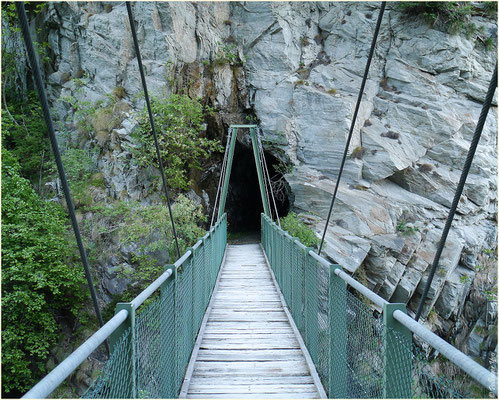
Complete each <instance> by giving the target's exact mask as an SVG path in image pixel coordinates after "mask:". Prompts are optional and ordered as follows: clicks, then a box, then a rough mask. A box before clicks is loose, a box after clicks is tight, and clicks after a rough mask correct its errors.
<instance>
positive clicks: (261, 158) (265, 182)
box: [255, 130, 273, 219]
mask: <svg viewBox="0 0 499 400" xmlns="http://www.w3.org/2000/svg"><path fill="white" fill-rule="evenodd" d="M255 137H256V145H257V147H258V156H259V157H258V158H259V159H260V160H259V161H260V168H261V170H262V178H263V187H264V189H265V198H266V199H267V205H268V207H269V213H270V219H273V215H272V207H271V204H270V197H269V190H268V189H267V177H266V175H265V169H264V167H263V149H262V144H261V143H260V138H259V137H258V130H257V134H256V136H255Z"/></svg>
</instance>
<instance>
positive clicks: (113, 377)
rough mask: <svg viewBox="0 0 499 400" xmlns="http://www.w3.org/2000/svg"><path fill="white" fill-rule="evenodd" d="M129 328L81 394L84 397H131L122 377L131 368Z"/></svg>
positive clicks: (128, 384)
mask: <svg viewBox="0 0 499 400" xmlns="http://www.w3.org/2000/svg"><path fill="white" fill-rule="evenodd" d="M130 341H131V329H128V330H126V331H125V333H124V334H123V335H122V337H121V338H120V339H119V341H118V342H117V343H116V344H115V347H114V351H113V353H112V354H111V357H110V358H109V360H108V361H107V363H106V365H105V366H104V368H103V369H102V371H101V373H100V374H99V376H98V377H97V379H96V380H95V381H94V383H93V384H92V385H91V386H90V387H89V388H88V389H87V391H86V392H85V393H84V394H83V396H82V398H84V399H124V398H131V397H132V388H131V385H130V382H128V381H127V380H125V379H124V377H126V376H129V375H130V373H131V370H132V365H131V363H130V362H129V361H130V354H129V346H130Z"/></svg>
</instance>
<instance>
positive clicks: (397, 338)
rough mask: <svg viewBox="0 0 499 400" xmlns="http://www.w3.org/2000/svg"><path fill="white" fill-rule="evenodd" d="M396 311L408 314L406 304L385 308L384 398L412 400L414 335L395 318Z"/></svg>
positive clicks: (387, 305) (390, 304) (385, 306)
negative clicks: (410, 399) (407, 399)
mask: <svg viewBox="0 0 499 400" xmlns="http://www.w3.org/2000/svg"><path fill="white" fill-rule="evenodd" d="M395 310H401V311H403V312H404V313H405V312H407V311H406V307H405V304H399V303H387V304H384V306H383V323H384V328H383V340H384V350H385V351H384V366H385V367H384V369H383V392H384V393H383V397H384V398H385V399H393V398H397V399H406V398H411V375H412V365H411V362H412V361H411V358H412V352H411V348H412V335H411V332H410V331H409V329H407V328H406V327H405V326H403V325H402V324H401V323H400V322H398V321H397V320H396V319H395V318H393V312H394V311H395Z"/></svg>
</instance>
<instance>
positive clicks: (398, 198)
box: [40, 2, 497, 347]
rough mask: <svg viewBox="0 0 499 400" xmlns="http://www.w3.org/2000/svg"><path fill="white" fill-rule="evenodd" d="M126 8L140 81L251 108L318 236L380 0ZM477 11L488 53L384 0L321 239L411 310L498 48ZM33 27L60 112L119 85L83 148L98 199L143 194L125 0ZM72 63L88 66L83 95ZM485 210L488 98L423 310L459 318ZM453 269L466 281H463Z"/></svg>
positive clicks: (147, 174)
mask: <svg viewBox="0 0 499 400" xmlns="http://www.w3.org/2000/svg"><path fill="white" fill-rule="evenodd" d="M133 9H134V14H135V18H136V22H137V31H138V37H139V41H140V45H141V52H142V57H143V61H144V66H145V70H146V75H147V83H148V86H149V88H150V90H151V91H152V92H153V93H157V94H159V93H163V94H164V95H167V94H169V93H172V92H173V91H179V90H183V91H185V92H187V93H189V94H190V95H191V96H201V97H203V98H205V99H208V100H209V102H210V103H211V104H212V105H213V106H214V107H215V109H216V111H217V117H216V124H215V128H216V129H219V130H220V134H222V132H223V130H224V129H226V128H227V126H228V125H229V124H230V123H243V122H244V120H243V115H244V114H247V113H252V114H253V115H255V116H256V117H257V119H258V121H259V123H260V125H261V127H262V129H263V132H264V134H265V142H266V145H267V146H268V147H269V149H280V150H281V151H282V152H283V153H284V154H285V158H286V159H287V160H288V162H289V163H290V164H291V165H292V166H293V169H292V172H290V173H288V174H287V175H286V177H285V178H286V180H287V182H288V183H289V187H290V191H291V194H290V196H291V197H292V198H294V208H295V209H296V210H298V211H301V212H303V213H308V214H310V213H312V214H313V215H311V216H310V218H309V219H308V221H311V223H312V227H313V228H314V229H315V230H316V232H317V234H318V235H319V234H320V233H321V232H322V229H323V227H324V219H325V216H326V215H327V210H328V207H329V203H330V199H331V195H332V192H333V190H334V187H335V179H336V176H337V173H338V169H339V165H340V162H341V157H342V153H343V148H344V145H345V141H346V137H347V134H348V130H349V125H350V121H351V117H352V114H353V110H354V107H355V102H356V99H357V93H358V89H359V87H360V82H361V78H362V75H363V71H364V67H365V63H366V60H367V56H368V52H369V47H370V43H371V39H372V35H373V31H374V27H375V23H376V19H377V16H378V12H379V4H378V3H372V2H371V3H346V2H338V3H327V2H289V3H288V2H233V3H192V2H172V3H156V2H137V3H134V4H133ZM473 21H474V23H475V24H477V25H478V26H483V27H484V28H483V29H484V31H485V32H486V33H487V35H490V36H491V37H493V39H494V50H492V51H487V50H486V49H485V47H484V45H483V44H482V43H481V42H480V41H479V40H475V39H473V38H472V39H467V38H465V37H464V36H462V35H449V34H446V33H444V32H441V31H439V30H436V29H432V28H431V27H429V26H428V25H426V24H425V23H424V22H422V21H421V20H416V19H409V18H407V17H405V16H404V15H403V14H402V13H401V12H400V11H399V10H398V9H397V8H396V5H395V4H394V3H389V4H388V7H387V10H386V12H385V17H384V20H383V23H382V26H381V33H380V37H379V39H378V46H377V49H376V53H375V57H374V59H373V63H372V66H371V70H370V73H369V80H368V82H367V85H366V88H365V92H364V96H363V102H362V105H361V108H360V113H359V118H358V121H357V124H356V127H355V130H354V138H353V142H352V145H351V148H350V152H352V151H353V149H354V148H358V149H357V155H356V156H355V157H354V156H352V155H350V156H349V158H348V159H347V162H346V169H345V173H344V176H343V181H342V183H341V184H340V187H339V190H338V201H337V203H336V205H335V209H334V212H333V217H332V223H331V225H330V227H329V229H328V232H327V235H326V241H327V242H326V246H325V253H326V254H327V255H328V256H329V257H330V258H331V259H333V260H335V261H336V262H339V263H341V264H342V265H343V266H344V267H345V269H347V270H348V271H350V272H352V273H355V271H356V270H358V269H359V268H362V269H364V270H365V274H366V276H367V284H368V285H369V286H370V287H371V288H372V289H373V290H374V291H376V292H378V293H379V294H380V295H381V296H383V297H385V298H386V299H389V300H391V301H397V302H404V303H408V305H409V309H410V312H413V311H414V310H415V308H416V307H417V304H418V301H419V298H420V296H421V293H422V291H423V288H424V285H425V282H426V277H427V274H428V269H429V268H428V267H429V265H430V263H431V262H432V259H433V255H434V252H435V249H436V245H437V242H438V240H439V237H440V232H441V229H442V228H443V224H444V222H445V218H446V216H447V212H448V207H449V205H450V202H451V201H452V197H453V192H454V190H455V188H456V185H457V181H458V179H459V175H460V170H461V168H462V165H463V162H464V158H465V155H466V152H467V148H468V146H469V142H470V138H471V137H472V134H473V131H474V128H475V124H476V121H477V119H478V116H479V113H480V109H481V102H482V101H483V98H484V96H485V92H486V89H487V86H488V81H489V79H490V76H491V73H492V70H493V67H494V62H495V58H496V51H497V46H496V43H497V24H496V22H495V21H493V20H491V19H487V18H485V17H480V16H477V17H474V20H473ZM40 23H41V25H42V26H43V28H44V29H45V30H46V33H47V37H48V41H49V44H50V47H51V50H52V52H53V54H52V56H53V65H52V67H51V68H52V69H51V70H50V71H47V75H48V76H47V83H48V85H49V89H50V90H49V93H50V95H51V101H52V104H53V107H54V109H55V110H56V112H57V114H58V115H59V118H61V119H62V118H63V117H66V116H67V115H68V114H69V115H71V108H70V107H69V105H68V104H65V103H64V102H61V101H58V100H59V99H60V98H61V97H62V96H65V95H66V96H67V95H72V96H77V97H78V96H79V97H80V98H81V99H85V100H87V101H92V102H95V101H97V100H99V99H104V98H105V96H106V95H107V94H109V93H111V92H112V91H113V89H114V88H116V87H118V86H122V87H124V88H125V89H126V93H127V96H126V98H125V99H124V100H123V102H124V103H125V104H127V105H128V106H129V110H127V111H126V113H125V116H124V118H123V121H122V122H121V125H120V126H119V127H117V128H116V129H114V130H112V131H111V132H107V135H100V136H99V137H91V138H89V144H87V145H90V146H98V148H99V149H100V154H99V168H100V169H101V170H102V172H103V174H104V177H105V182H106V193H107V195H108V196H109V197H111V198H132V199H139V200H147V199H149V200H150V199H151V196H153V195H152V194H151V190H150V182H151V178H152V177H153V176H154V175H155V171H142V170H137V168H135V167H133V165H131V164H130V163H129V158H130V154H129V153H128V151H127V150H126V146H125V144H127V143H128V144H129V143H130V136H129V134H130V132H131V131H133V129H134V127H135V119H134V115H135V112H136V111H137V110H138V109H139V108H141V107H142V106H143V103H142V100H141V99H140V97H138V96H136V95H137V94H139V93H140V91H141V87H140V81H139V74H138V69H137V62H136V58H135V53H134V49H133V43H132V39H131V35H130V27H129V22H128V18H127V15H126V10H125V5H124V4H123V3H92V2H91V3H73V2H69V3H49V5H48V12H47V13H46V14H45V15H44V17H43V21H41V22H40ZM224 43H232V44H236V48H237V57H236V58H237V59H238V60H245V62H244V64H243V65H242V66H236V65H230V63H218V64H216V65H215V64H214V60H216V59H217V57H219V55H220V54H221V51H222V50H223V46H224ZM68 75H69V76H70V77H72V78H75V77H83V80H84V82H85V83H86V84H85V90H84V91H83V92H82V93H80V94H78V93H77V92H76V91H75V85H74V82H73V81H72V80H67V78H65V77H67V76H68ZM193 82H194V84H193ZM496 98H497V97H496ZM67 128H68V129H70V130H71V129H75V128H74V126H68V127H67ZM360 150H361V151H360ZM359 151H360V152H359ZM280 157H281V158H282V154H280ZM210 201H211V202H213V201H214V199H213V198H212V199H210ZM496 213H497V100H496V99H495V101H494V107H493V108H492V110H491V112H490V114H489V117H488V119H487V123H486V125H485V129H484V132H483V136H482V139H481V141H480V145H479V148H478V151H477V154H476V157H475V161H474V164H473V168H472V170H471V174H470V176H469V177H468V181H467V185H466V189H465V192H464V195H463V198H462V201H461V202H460V204H459V207H458V214H457V216H456V219H455V222H454V225H453V228H452V230H451V233H450V235H449V239H448V241H447V246H446V249H445V251H444V254H443V257H442V261H441V265H440V268H439V271H438V272H437V274H436V276H435V280H434V281H433V283H432V286H431V290H430V296H429V298H428V300H427V307H426V309H425V313H424V315H423V316H424V317H426V316H427V314H428V312H429V309H430V307H433V306H435V310H436V312H437V313H438V314H439V315H440V317H441V319H443V320H453V321H456V320H457V318H458V315H459V313H460V312H461V311H460V310H463V307H464V303H465V300H466V298H467V296H468V293H469V290H470V287H471V286H472V285H471V284H472V281H473V277H474V267H475V265H476V259H477V257H478V255H479V254H481V253H482V252H483V249H484V248H495V247H496V238H497V229H496V221H497V217H496ZM464 274H467V276H468V277H470V280H469V281H468V280H466V282H464V280H463V279H460V277H462V276H464ZM111 286H112V285H111ZM115 289H116V288H115V287H114V286H113V287H112V288H111V287H110V288H109V290H110V291H111V292H112V291H114V290H115ZM475 317H476V318H475V320H477V319H478V318H479V317H480V316H475ZM473 346H474V347H476V346H475V345H473Z"/></svg>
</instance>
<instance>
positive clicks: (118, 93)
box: [113, 86, 126, 100]
mask: <svg viewBox="0 0 499 400" xmlns="http://www.w3.org/2000/svg"><path fill="white" fill-rule="evenodd" d="M113 96H114V97H115V98H116V99H118V100H121V99H124V98H125V97H126V89H125V88H124V87H123V86H118V87H115V88H114V90H113Z"/></svg>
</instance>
